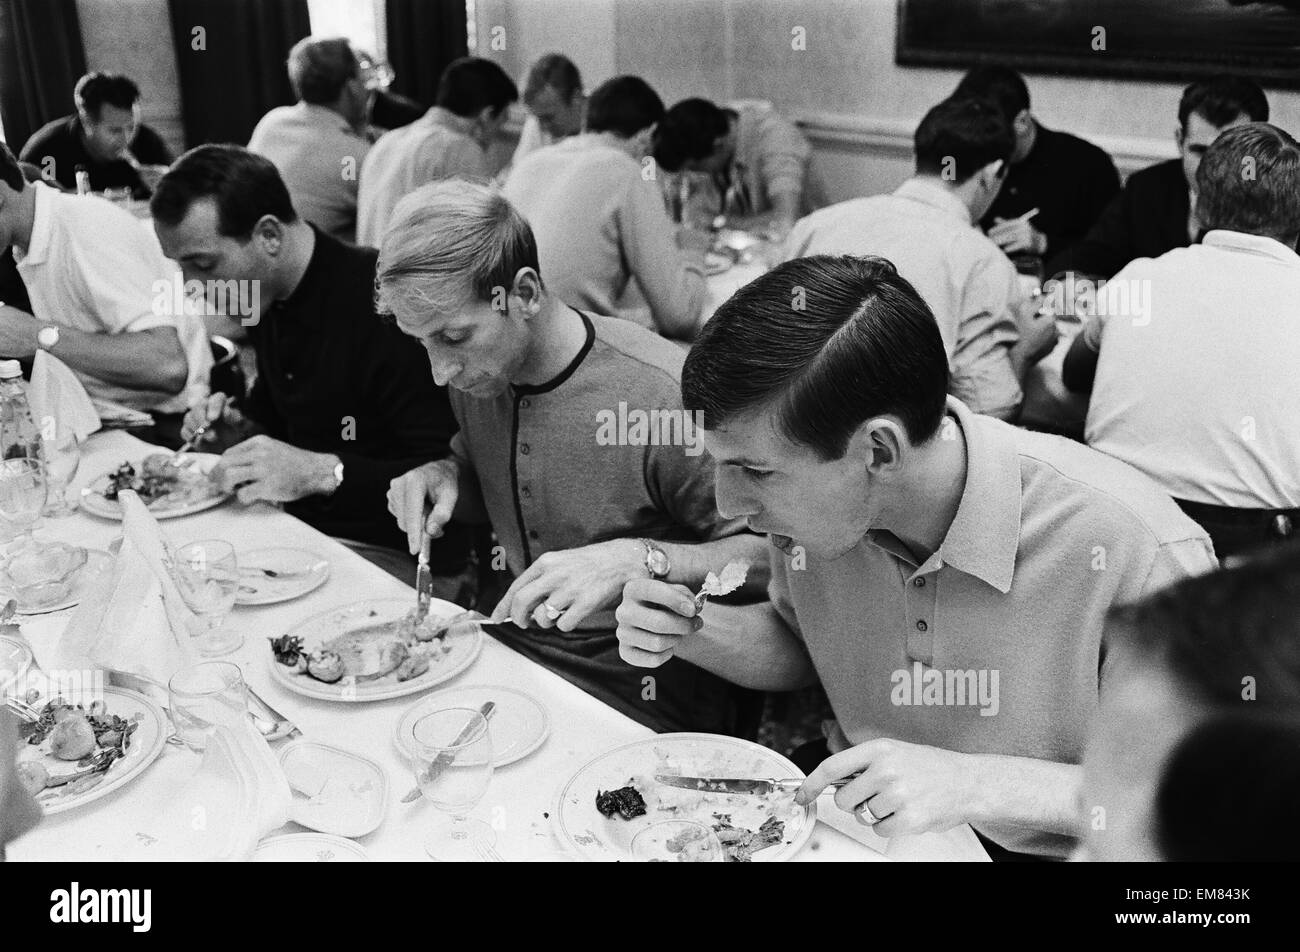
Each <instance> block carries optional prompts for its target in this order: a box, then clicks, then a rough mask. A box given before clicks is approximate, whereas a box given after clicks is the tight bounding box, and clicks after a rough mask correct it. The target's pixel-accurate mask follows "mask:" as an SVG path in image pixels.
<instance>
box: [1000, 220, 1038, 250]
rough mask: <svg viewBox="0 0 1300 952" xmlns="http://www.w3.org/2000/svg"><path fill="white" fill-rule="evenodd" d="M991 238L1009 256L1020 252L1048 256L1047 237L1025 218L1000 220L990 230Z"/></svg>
mask: <svg viewBox="0 0 1300 952" xmlns="http://www.w3.org/2000/svg"><path fill="white" fill-rule="evenodd" d="M989 238H991V239H992V240H993V243H994V244H996V245H997V246H998V247H999V248H1001V249H1002V250H1003V251H1005V252H1006V253H1007V254H1009V255H1011V254H1015V253H1016V252H1018V251H1027V252H1029V253H1030V254H1035V255H1043V254H1047V236H1046V235H1045V234H1043V233H1042V232H1041V231H1039V230H1038V229H1037V228H1035V227H1034V226H1033V225H1031V224H1029V222H1027V221H1025V220H1024V219H1023V218H999V219H998V220H997V224H995V225H994V226H993V227H992V228H990V229H989Z"/></svg>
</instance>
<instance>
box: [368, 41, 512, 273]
mask: <svg viewBox="0 0 1300 952" xmlns="http://www.w3.org/2000/svg"><path fill="white" fill-rule="evenodd" d="M518 98H519V91H518V90H517V89H516V88H515V83H514V80H512V79H511V78H510V77H509V76H507V75H506V73H505V71H504V70H503V69H502V68H501V67H500V66H498V65H497V64H496V63H494V62H492V61H491V60H486V59H480V58H479V57H476V56H465V57H461V58H460V59H458V60H455V61H454V62H452V63H451V64H450V65H448V66H447V68H446V69H445V70H443V73H442V78H441V79H440V80H439V82H438V98H437V102H436V104H435V105H434V106H433V108H432V109H430V110H429V111H428V112H426V113H425V114H424V115H423V116H422V117H420V118H419V119H417V120H416V121H415V122H413V123H411V124H410V125H409V126H403V127H402V128H400V129H394V130H393V131H392V132H387V133H385V134H384V135H382V136H380V138H379V141H378V142H376V143H375V144H374V146H372V147H371V149H370V152H369V154H368V155H367V156H366V160H365V162H364V163H363V164H362V166H361V184H360V190H359V192H358V195H357V244H360V245H369V246H371V247H375V248H377V247H379V244H380V242H381V240H382V239H383V237H384V232H385V231H386V230H387V228H388V222H389V219H390V218H391V217H392V214H393V208H394V207H396V205H397V203H398V202H399V201H401V199H402V197H403V196H404V195H406V194H407V193H409V192H413V191H415V190H416V189H417V188H419V187H420V186H421V185H424V184H425V183H427V182H435V181H438V180H439V179H445V178H455V177H457V176H461V177H464V178H468V179H473V180H479V181H487V180H488V179H489V178H491V177H492V171H491V169H490V168H489V167H488V159H487V147H488V145H489V144H490V143H491V141H492V139H493V137H494V136H495V135H496V134H497V133H498V132H499V131H500V129H501V127H502V126H503V125H504V124H505V120H506V110H507V107H509V105H510V104H511V103H512V102H514V101H515V100H516V99H518Z"/></svg>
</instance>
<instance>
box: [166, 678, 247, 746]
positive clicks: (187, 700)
mask: <svg viewBox="0 0 1300 952" xmlns="http://www.w3.org/2000/svg"><path fill="white" fill-rule="evenodd" d="M167 694H168V698H169V700H170V710H171V717H172V724H173V726H174V727H175V728H176V737H177V739H179V740H180V741H181V742H182V743H184V744H185V746H186V747H188V748H189V749H190V750H192V751H194V752H195V753H198V754H201V753H203V751H204V749H205V748H206V747H207V746H208V738H209V737H211V736H212V730H213V728H215V727H217V726H219V725H225V726H228V727H234V726H236V725H237V724H238V723H239V719H240V718H241V717H246V716H247V714H248V689H247V688H246V687H245V685H244V676H243V673H242V672H241V671H240V670H239V666H238V665H235V664H231V663H230V662H229V661H204V662H201V663H199V664H193V665H190V666H189V667H187V668H181V670H179V671H177V672H176V673H175V674H174V675H172V678H171V680H170V681H168V682H167Z"/></svg>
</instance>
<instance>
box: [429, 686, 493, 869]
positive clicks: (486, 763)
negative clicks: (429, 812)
mask: <svg viewBox="0 0 1300 952" xmlns="http://www.w3.org/2000/svg"><path fill="white" fill-rule="evenodd" d="M413 733H414V737H415V782H416V783H417V784H418V785H419V787H420V793H422V794H424V798H425V799H426V800H428V801H429V802H430V803H432V804H433V805H434V806H435V807H436V808H437V809H438V810H440V811H442V812H443V813H446V814H448V815H449V817H450V819H449V820H447V821H445V822H443V823H440V824H438V826H436V827H435V828H434V830H433V832H432V833H431V834H430V835H429V836H428V838H427V839H426V840H425V841H424V850H425V852H426V853H428V854H429V856H430V857H432V858H433V859H437V860H443V861H445V862H464V861H466V860H479V859H482V855H481V852H480V851H481V850H483V849H486V848H489V847H491V846H493V845H495V844H496V831H494V830H493V829H492V827H490V826H488V825H487V824H486V823H484V822H482V821H481V820H471V819H469V816H468V814H469V812H470V811H471V810H473V809H474V807H476V806H478V803H479V801H480V800H482V799H483V795H484V794H485V793H487V788H488V783H489V782H490V781H491V779H492V735H491V734H490V733H489V732H488V722H487V718H485V717H484V716H483V715H482V714H481V713H480V712H478V711H476V710H474V709H473V708H469V707H448V708H443V709H442V710H438V711H432V712H430V713H428V714H425V715H424V716H423V717H421V718H420V719H419V720H418V721H416V722H415V725H414V730H413Z"/></svg>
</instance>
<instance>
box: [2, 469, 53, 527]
mask: <svg viewBox="0 0 1300 952" xmlns="http://www.w3.org/2000/svg"><path fill="white" fill-rule="evenodd" d="M45 494H46V484H45V466H44V465H43V464H42V463H41V461H40V460H38V459H31V458H29V457H26V456H20V457H17V458H15V459H7V460H3V461H0V518H3V519H4V520H5V521H6V522H8V523H9V524H10V525H12V526H13V527H14V528H16V529H17V530H18V536H19V539H20V541H27V542H30V541H31V539H30V536H31V532H32V527H33V526H35V525H36V522H37V520H39V519H40V518H41V510H42V509H43V508H44V507H45Z"/></svg>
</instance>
